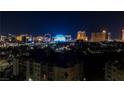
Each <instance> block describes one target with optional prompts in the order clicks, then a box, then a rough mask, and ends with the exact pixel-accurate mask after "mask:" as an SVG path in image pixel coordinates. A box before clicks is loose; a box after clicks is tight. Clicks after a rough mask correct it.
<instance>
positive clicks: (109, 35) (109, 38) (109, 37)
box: [108, 32, 111, 41]
mask: <svg viewBox="0 0 124 93" xmlns="http://www.w3.org/2000/svg"><path fill="white" fill-rule="evenodd" d="M110 40H111V33H110V32H109V33H108V41H110Z"/></svg>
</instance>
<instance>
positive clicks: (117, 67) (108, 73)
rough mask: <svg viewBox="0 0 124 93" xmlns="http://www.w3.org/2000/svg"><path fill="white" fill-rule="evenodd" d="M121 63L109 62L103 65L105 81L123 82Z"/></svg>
mask: <svg viewBox="0 0 124 93" xmlns="http://www.w3.org/2000/svg"><path fill="white" fill-rule="evenodd" d="M123 66H124V63H123V61H122V62H121V61H118V60H114V61H109V62H107V63H106V64H105V80H109V81H123V80H124V68H123Z"/></svg>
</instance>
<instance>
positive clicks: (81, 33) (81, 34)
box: [77, 31, 88, 41]
mask: <svg viewBox="0 0 124 93" xmlns="http://www.w3.org/2000/svg"><path fill="white" fill-rule="evenodd" d="M77 40H83V41H87V40H88V37H87V36H86V33H85V31H79V32H78V33H77Z"/></svg>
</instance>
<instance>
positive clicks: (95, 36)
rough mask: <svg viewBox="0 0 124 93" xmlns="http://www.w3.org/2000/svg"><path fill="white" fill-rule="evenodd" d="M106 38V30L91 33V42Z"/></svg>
mask: <svg viewBox="0 0 124 93" xmlns="http://www.w3.org/2000/svg"><path fill="white" fill-rule="evenodd" d="M106 39H107V32H106V30H103V31H102V32H93V33H92V35H91V41H92V42H100V41H106Z"/></svg>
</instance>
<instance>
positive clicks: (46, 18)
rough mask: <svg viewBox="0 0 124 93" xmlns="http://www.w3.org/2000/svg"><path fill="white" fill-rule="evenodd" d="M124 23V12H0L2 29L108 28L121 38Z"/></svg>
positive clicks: (19, 31)
mask: <svg viewBox="0 0 124 93" xmlns="http://www.w3.org/2000/svg"><path fill="white" fill-rule="evenodd" d="M123 27H124V12H95V11H94V12H81V11H80V12H78V11H76V12H74V11H73V12H69V11H66V12H64V11H63V12H62V11H61V12H58V11H56V12H53V11H51V12H49V11H46V12H45V11H44V12H43V11H41V12H40V11H39V12H36V11H35V12H27V11H25V12H12V11H10V12H7V11H6V12H0V33H2V34H6V33H11V34H27V33H28V34H33V35H43V34H45V33H50V34H52V35H53V36H55V35H56V34H64V35H65V34H71V35H72V36H73V37H76V33H77V31H79V30H83V31H86V33H87V34H88V36H89V37H90V36H91V32H97V31H101V30H102V29H106V30H107V31H109V32H111V33H112V36H113V37H114V38H118V37H119V36H120V33H121V29H122V28H123Z"/></svg>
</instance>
